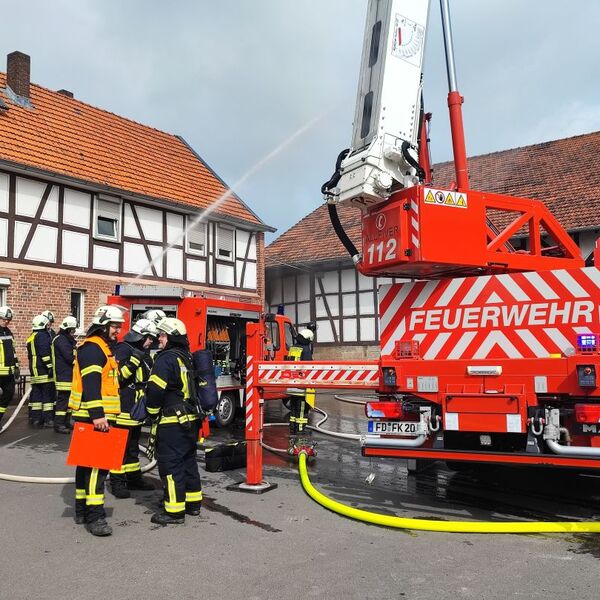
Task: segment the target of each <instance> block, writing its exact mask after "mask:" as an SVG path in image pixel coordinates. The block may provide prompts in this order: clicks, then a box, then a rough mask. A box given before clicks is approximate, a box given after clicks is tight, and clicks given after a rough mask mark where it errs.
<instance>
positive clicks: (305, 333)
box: [298, 327, 315, 342]
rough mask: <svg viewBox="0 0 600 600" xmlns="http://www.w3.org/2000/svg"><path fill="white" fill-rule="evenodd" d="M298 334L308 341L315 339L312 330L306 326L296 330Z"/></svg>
mask: <svg viewBox="0 0 600 600" xmlns="http://www.w3.org/2000/svg"><path fill="white" fill-rule="evenodd" d="M298 335H301V336H302V337H303V338H304V339H305V340H308V341H309V342H312V341H313V340H314V339H315V334H314V332H313V331H311V330H310V329H307V328H306V327H305V328H304V329H301V330H300V331H299V332H298Z"/></svg>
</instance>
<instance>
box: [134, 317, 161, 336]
mask: <svg viewBox="0 0 600 600" xmlns="http://www.w3.org/2000/svg"><path fill="white" fill-rule="evenodd" d="M131 330H132V331H135V332H136V333H139V334H141V335H150V336H152V337H154V338H155V337H156V336H157V335H158V331H157V329H156V325H155V324H154V322H153V321H151V320H150V319H138V320H137V321H136V322H135V323H134V324H133V325H132V326H131Z"/></svg>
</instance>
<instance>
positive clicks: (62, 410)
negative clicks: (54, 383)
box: [54, 390, 71, 425]
mask: <svg viewBox="0 0 600 600" xmlns="http://www.w3.org/2000/svg"><path fill="white" fill-rule="evenodd" d="M70 395H71V392H68V391H66V390H57V392H56V404H55V405H54V423H55V425H64V424H65V423H66V421H67V409H68V407H69V396H70Z"/></svg>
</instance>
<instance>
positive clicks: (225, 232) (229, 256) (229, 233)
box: [217, 225, 233, 261]
mask: <svg viewBox="0 0 600 600" xmlns="http://www.w3.org/2000/svg"><path fill="white" fill-rule="evenodd" d="M217 258H219V259H221V260H231V261H232V260H233V229H230V228H229V227H225V226H224V225H217Z"/></svg>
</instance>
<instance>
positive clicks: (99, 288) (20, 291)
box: [0, 233, 265, 365]
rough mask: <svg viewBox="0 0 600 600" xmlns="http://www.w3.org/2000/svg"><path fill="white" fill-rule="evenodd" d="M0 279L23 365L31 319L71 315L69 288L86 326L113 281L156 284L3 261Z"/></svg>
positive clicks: (260, 278)
mask: <svg viewBox="0 0 600 600" xmlns="http://www.w3.org/2000/svg"><path fill="white" fill-rule="evenodd" d="M257 241H258V249H257V251H258V269H257V287H258V289H257V291H258V293H259V294H260V302H261V303H264V297H265V276H264V234H262V233H261V234H259V238H258V240H257ZM0 278H8V279H10V285H9V286H8V289H7V294H6V303H7V304H8V306H10V307H11V308H12V309H13V311H14V313H15V316H14V318H13V321H12V323H11V324H10V328H11V330H12V332H13V333H14V334H15V342H16V345H17V353H18V355H19V358H20V359H21V362H22V363H24V364H25V365H26V363H27V360H26V358H27V353H26V350H25V341H26V340H27V337H28V336H29V334H30V333H31V319H33V317H34V316H35V315H38V314H40V313H41V312H42V311H44V310H50V311H52V312H53V313H54V317H55V319H56V321H57V322H56V323H55V326H54V328H55V329H58V326H59V325H60V322H61V321H62V320H63V318H64V317H65V316H67V315H69V314H71V290H78V291H83V292H84V323H85V326H87V325H88V324H89V323H90V321H91V319H92V315H93V313H94V311H95V310H96V308H98V306H100V305H101V304H105V303H106V299H107V297H108V296H109V295H111V294H113V293H114V290H115V285H116V284H118V283H131V282H135V283H138V284H146V283H148V284H154V285H156V282H151V281H145V280H139V281H134V280H131V279H126V278H111V277H106V276H103V275H96V274H94V275H91V274H88V275H86V274H85V273H82V274H81V275H78V274H70V273H69V272H67V271H65V270H63V269H58V268H53V267H37V266H36V267H34V266H33V265H31V266H30V265H19V266H17V265H15V266H12V265H10V264H6V263H4V264H0ZM185 287H186V288H187V289H190V290H197V291H199V292H205V293H208V294H212V295H214V294H215V293H217V292H218V293H219V294H220V295H221V296H222V297H224V298H227V297H228V293H227V292H228V291H229V290H225V289H224V288H203V287H202V286H197V285H186V286H185ZM231 292H233V293H231ZM231 292H230V293H231V299H232V300H236V301H239V300H240V299H242V300H250V301H253V302H255V301H256V295H255V294H248V293H240V292H239V291H237V290H231Z"/></svg>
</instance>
